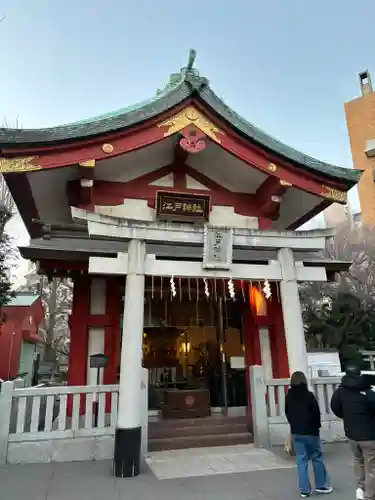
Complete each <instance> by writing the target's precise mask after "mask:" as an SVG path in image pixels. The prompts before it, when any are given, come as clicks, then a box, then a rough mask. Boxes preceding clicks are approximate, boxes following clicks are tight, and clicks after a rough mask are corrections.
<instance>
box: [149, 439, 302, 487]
mask: <svg viewBox="0 0 375 500" xmlns="http://www.w3.org/2000/svg"><path fill="white" fill-rule="evenodd" d="M286 458H287V457H285V455H283V457H281V456H278V455H276V454H274V453H272V452H271V451H268V450H262V449H259V448H254V446H253V445H252V444H250V445H248V444H245V445H238V446H215V447H213V448H200V449H199V450H197V449H190V450H173V451H162V452H160V451H159V452H156V453H150V455H149V458H148V459H147V463H148V465H149V467H150V469H151V472H153V474H154V475H155V476H156V477H157V479H180V478H188V477H198V476H214V475H221V474H238V473H243V472H253V471H261V470H263V471H264V470H274V469H290V468H294V462H292V461H290V460H287V459H286Z"/></svg>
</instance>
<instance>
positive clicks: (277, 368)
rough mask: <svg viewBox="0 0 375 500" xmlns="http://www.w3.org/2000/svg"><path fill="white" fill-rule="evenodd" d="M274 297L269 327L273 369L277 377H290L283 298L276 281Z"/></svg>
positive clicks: (270, 308) (273, 288)
mask: <svg viewBox="0 0 375 500" xmlns="http://www.w3.org/2000/svg"><path fill="white" fill-rule="evenodd" d="M271 291H272V297H271V300H270V303H269V316H270V318H272V323H271V324H270V327H269V333H270V344H271V354H272V371H273V376H274V377H275V378H289V375H290V374H289V363H288V352H287V348H286V340H285V331H284V320H283V312H282V307H281V299H280V297H279V294H278V289H277V285H276V283H272V285H271Z"/></svg>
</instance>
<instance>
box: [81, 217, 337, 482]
mask: <svg viewBox="0 0 375 500" xmlns="http://www.w3.org/2000/svg"><path fill="white" fill-rule="evenodd" d="M73 217H74V218H76V219H80V220H82V219H83V220H85V221H86V222H87V225H88V232H89V235H90V236H94V235H95V236H96V237H105V238H106V239H111V238H112V239H116V240H121V239H122V240H127V241H129V244H128V249H127V253H118V255H117V258H108V257H90V262H89V273H91V274H96V275H97V274H105V275H122V276H124V277H125V275H126V289H125V303H124V316H123V330H122V346H126V349H124V348H123V349H122V350H121V362H120V363H121V364H120V389H119V410H118V429H117V431H116V439H115V463H116V446H122V447H123V446H125V445H126V446H129V453H127V460H130V461H132V463H133V470H136V469H139V460H140V457H139V455H140V447H141V431H140V428H141V421H142V420H141V413H140V412H141V410H140V400H139V397H140V386H141V383H142V373H141V367H142V342H143V314H144V287H145V276H178V277H189V278H213V279H215V278H224V279H231V278H232V279H244V280H265V279H267V280H272V281H278V282H279V284H280V295H281V303H282V311H283V319H284V329H285V338H286V346H287V353H288V361H289V368H290V371H291V372H294V371H297V370H299V371H303V372H304V373H306V374H308V367H307V354H306V344H305V335H304V328H303V322H302V314H301V307H300V300H299V293H298V282H299V281H326V280H327V277H326V270H325V267H324V266H321V267H312V268H309V267H304V266H303V262H295V258H294V254H293V250H295V251H301V250H303V251H311V252H314V251H319V250H323V249H324V247H325V244H326V239H327V238H330V237H332V236H333V234H332V232H331V231H326V230H322V231H285V232H277V231H260V230H253V229H233V230H232V229H230V231H231V238H230V240H231V244H232V245H233V246H236V247H242V248H248V249H250V248H252V249H254V248H257V249H259V250H261V249H266V248H268V249H269V248H273V249H277V260H270V261H268V263H267V264H235V263H233V264H232V263H230V260H231V259H228V262H227V264H228V265H222V266H221V267H222V268H221V269H207V268H204V266H203V258H202V263H200V262H190V261H173V260H157V259H156V257H155V255H146V242H153V243H155V242H163V243H166V244H169V245H173V244H177V243H179V244H187V245H192V244H193V245H199V246H201V247H202V249H203V245H204V243H205V230H204V229H203V228H199V227H192V226H188V225H180V226H179V225H176V224H173V225H170V224H160V223H157V222H155V223H148V224H142V223H141V222H140V223H137V222H132V223H131V224H130V223H128V222H127V221H125V220H120V219H118V218H117V219H116V218H114V217H108V216H102V215H99V214H95V213H92V212H91V213H89V212H85V211H83V210H79V209H73ZM218 230H220V228H218ZM221 230H222V231H224V230H226V229H224V228H221ZM231 252H232V247H231V248H230V253H231ZM202 257H203V251H202ZM219 267H220V266H219ZM117 443H120V444H117ZM119 454H120V455H121V452H120V453H119ZM122 460H124V458H122ZM134 475H136V472H135V473H134Z"/></svg>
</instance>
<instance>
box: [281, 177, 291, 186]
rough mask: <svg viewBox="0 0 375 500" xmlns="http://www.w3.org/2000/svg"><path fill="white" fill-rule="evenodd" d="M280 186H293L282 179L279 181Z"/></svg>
mask: <svg viewBox="0 0 375 500" xmlns="http://www.w3.org/2000/svg"><path fill="white" fill-rule="evenodd" d="M280 186H284V187H292V186H293V184H291V183H290V182H288V181H283V180H282V179H280Z"/></svg>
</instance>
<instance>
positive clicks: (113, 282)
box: [103, 277, 121, 384]
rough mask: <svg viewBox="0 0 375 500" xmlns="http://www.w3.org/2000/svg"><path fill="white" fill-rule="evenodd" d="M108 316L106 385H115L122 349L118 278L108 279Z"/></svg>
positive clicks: (105, 342) (105, 346) (106, 329)
mask: <svg viewBox="0 0 375 500" xmlns="http://www.w3.org/2000/svg"><path fill="white" fill-rule="evenodd" d="M106 289H107V298H106V316H107V318H109V321H110V323H109V324H108V325H107V326H106V327H105V329H104V354H105V355H106V356H107V357H108V364H107V367H106V368H105V369H104V377H103V381H104V384H115V383H116V378H117V368H118V362H119V360H118V353H119V349H120V315H121V293H120V292H121V290H120V282H119V280H118V279H117V278H112V277H110V278H107V287H106Z"/></svg>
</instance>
